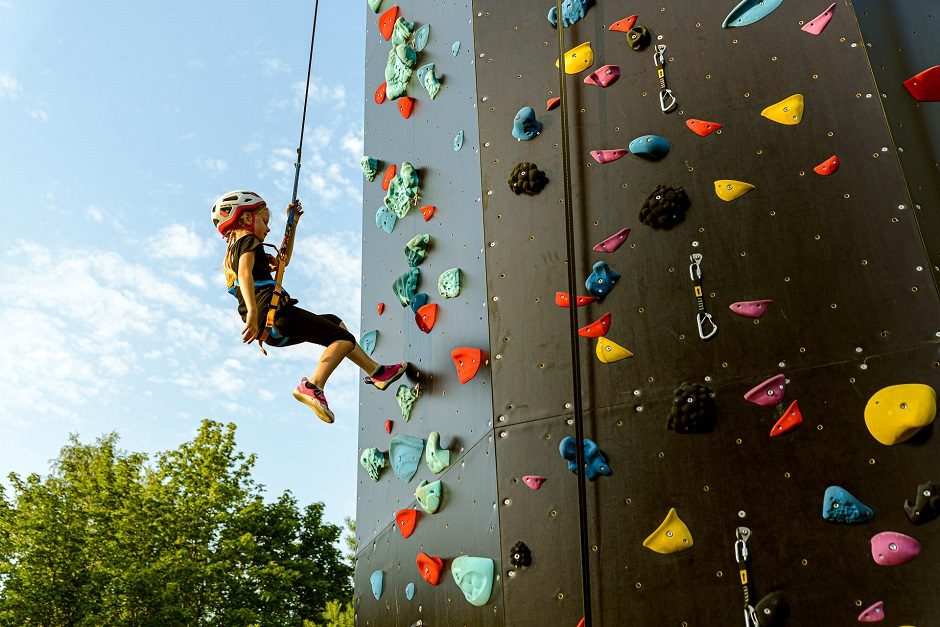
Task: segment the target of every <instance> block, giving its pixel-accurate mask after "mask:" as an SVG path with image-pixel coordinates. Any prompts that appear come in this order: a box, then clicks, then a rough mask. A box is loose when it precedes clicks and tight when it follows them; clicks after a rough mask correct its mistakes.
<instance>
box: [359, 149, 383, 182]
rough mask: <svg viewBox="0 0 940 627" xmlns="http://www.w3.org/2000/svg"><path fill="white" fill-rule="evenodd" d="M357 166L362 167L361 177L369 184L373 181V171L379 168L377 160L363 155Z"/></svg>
mask: <svg viewBox="0 0 940 627" xmlns="http://www.w3.org/2000/svg"><path fill="white" fill-rule="evenodd" d="M359 165H360V167H362V175H363V176H365V177H366V180H367V181H369V182H370V183H371V182H372V181H373V180H375V171H376V170H377V169H378V167H379V160H378V159H376V158H375V157H370V156H368V155H365V156H363V157H362V159H360V160H359Z"/></svg>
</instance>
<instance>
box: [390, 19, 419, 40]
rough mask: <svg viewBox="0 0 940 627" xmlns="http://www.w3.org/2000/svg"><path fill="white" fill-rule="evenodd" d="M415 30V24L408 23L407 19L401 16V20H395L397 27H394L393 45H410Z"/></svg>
mask: <svg viewBox="0 0 940 627" xmlns="http://www.w3.org/2000/svg"><path fill="white" fill-rule="evenodd" d="M414 30H415V25H414V22H408V21H406V20H405V18H403V17H401V16H399V18H398V19H397V20H395V26H393V27H392V45H393V46H400V45H402V44H406V43H408V40H409V39H411V34H412V33H413V32H414Z"/></svg>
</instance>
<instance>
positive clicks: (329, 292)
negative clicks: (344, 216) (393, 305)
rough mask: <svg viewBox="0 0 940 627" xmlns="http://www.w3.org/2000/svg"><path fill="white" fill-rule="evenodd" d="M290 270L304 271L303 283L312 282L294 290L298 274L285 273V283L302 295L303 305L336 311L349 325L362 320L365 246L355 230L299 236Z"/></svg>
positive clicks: (321, 310)
mask: <svg viewBox="0 0 940 627" xmlns="http://www.w3.org/2000/svg"><path fill="white" fill-rule="evenodd" d="M288 270H293V271H295V272H299V273H300V274H302V275H303V277H304V278H303V280H302V281H299V283H300V284H301V285H305V286H310V288H309V289H306V290H305V291H304V292H303V293H301V292H296V293H295V292H294V289H296V287H294V289H291V288H292V286H296V285H297V283H298V281H297V279H296V275H294V276H293V277H286V278H285V280H284V286H285V287H286V288H287V291H288V292H291V294H292V295H294V296H296V297H297V298H299V299H300V306H301V307H304V308H305V309H309V310H311V311H315V312H317V313H335V314H336V315H338V316H340V317H341V318H343V319H344V320H345V321H346V322H347V325H350V322H351V323H352V324H355V323H357V322H358V320H359V294H360V276H361V274H362V248H361V244H360V239H359V237H358V236H357V235H356V234H355V233H351V232H339V233H329V234H326V235H312V236H308V237H301V236H298V239H297V243H296V245H295V246H294V257H293V259H292V260H291V265H290V268H289V269H288Z"/></svg>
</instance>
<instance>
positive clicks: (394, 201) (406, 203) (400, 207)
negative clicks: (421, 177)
mask: <svg viewBox="0 0 940 627" xmlns="http://www.w3.org/2000/svg"><path fill="white" fill-rule="evenodd" d="M417 199H418V173H417V172H416V171H415V168H414V166H413V165H411V164H410V163H408V162H407V161H402V163H401V170H399V171H398V173H397V174H396V175H395V176H393V177H392V179H391V180H390V181H389V183H388V191H387V192H386V194H385V198H384V199H383V201H384V202H385V206H386V207H388V208H389V209H391V210H392V211H394V212H395V215H396V216H398V217H399V218H404V217H405V216H406V215H408V212H409V211H411V206H412V204H415V203H416V202H417Z"/></svg>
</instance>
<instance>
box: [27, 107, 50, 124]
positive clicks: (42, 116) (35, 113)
mask: <svg viewBox="0 0 940 627" xmlns="http://www.w3.org/2000/svg"><path fill="white" fill-rule="evenodd" d="M26 115H28V116H29V117H31V118H33V119H34V120H36V121H38V122H45V121H47V120H48V119H49V113H48V112H46V110H45V109H27V110H26Z"/></svg>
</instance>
